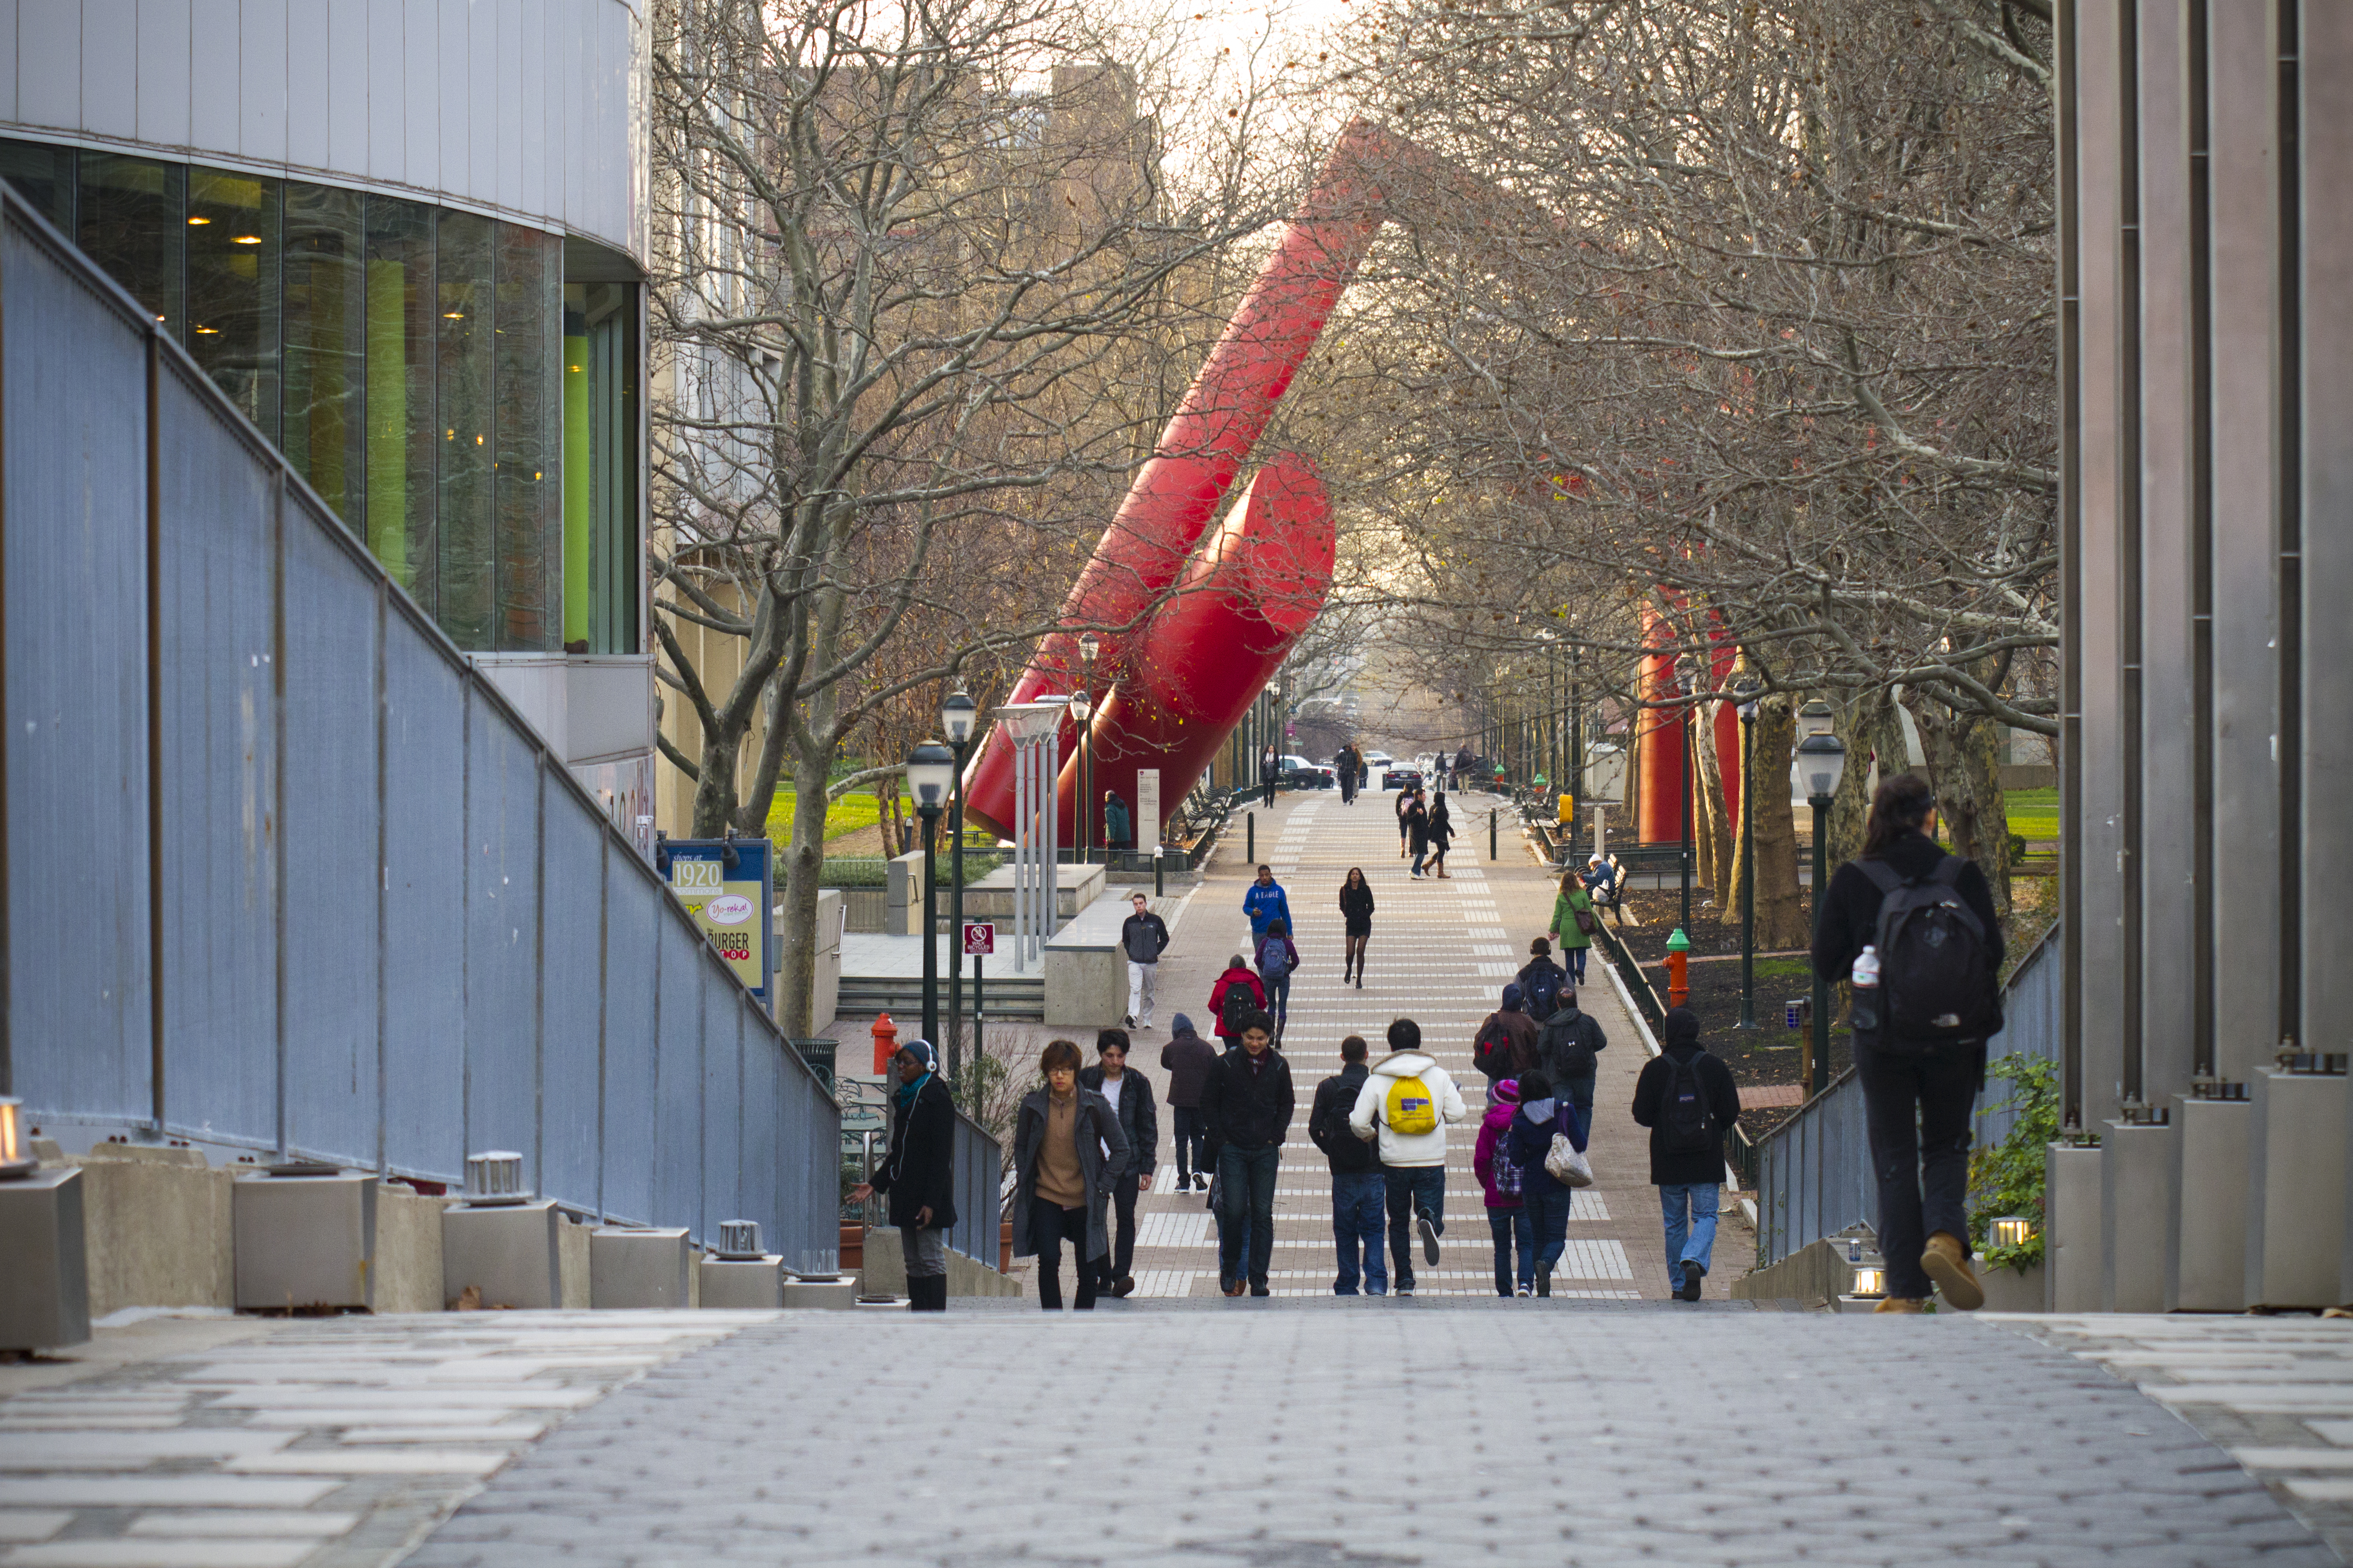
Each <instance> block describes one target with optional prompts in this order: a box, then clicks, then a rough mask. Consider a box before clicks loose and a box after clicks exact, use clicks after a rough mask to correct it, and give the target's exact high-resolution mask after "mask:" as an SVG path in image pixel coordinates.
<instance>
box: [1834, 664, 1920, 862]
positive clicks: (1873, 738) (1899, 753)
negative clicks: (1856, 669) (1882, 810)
mask: <svg viewBox="0 0 2353 1568" xmlns="http://www.w3.org/2000/svg"><path fill="white" fill-rule="evenodd" d="M1838 737H1839V739H1840V740H1841V741H1843V742H1846V773H1845V775H1844V776H1843V777H1841V779H1840V780H1839V787H1838V794H1837V795H1835V796H1834V797H1832V800H1831V812H1830V863H1831V866H1832V867H1838V866H1843V865H1845V864H1846V863H1847V862H1848V861H1849V860H1852V859H1853V858H1855V857H1856V856H1857V855H1860V854H1861V853H1862V835H1863V829H1864V828H1865V826H1868V824H1869V822H1870V819H1871V796H1872V791H1873V786H1874V784H1876V783H1877V780H1874V779H1873V776H1872V764H1873V763H1874V762H1876V763H1878V766H1879V774H1878V777H1879V779H1888V778H1893V777H1894V775H1895V774H1897V773H1902V772H1903V771H1904V769H1905V748H1904V723H1903V721H1901V720H1900V719H1898V718H1896V716H1895V704H1894V701H1893V700H1891V699H1890V698H1889V697H1888V695H1887V693H1886V691H1885V690H1883V689H1875V690H1871V691H1865V692H1862V693H1860V694H1858V695H1856V696H1855V697H1853V698H1852V699H1850V700H1848V701H1847V702H1845V703H1844V704H1843V705H1842V706H1841V708H1840V710H1839V720H1838Z"/></svg>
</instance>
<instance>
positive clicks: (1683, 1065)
mask: <svg viewBox="0 0 2353 1568" xmlns="http://www.w3.org/2000/svg"><path fill="white" fill-rule="evenodd" d="M1706 1055H1707V1053H1706V1052H1705V1051H1694V1052H1693V1053H1692V1055H1691V1059H1690V1060H1689V1061H1680V1062H1679V1061H1677V1060H1675V1058H1672V1057H1669V1058H1667V1099H1666V1106H1665V1114H1664V1115H1663V1116H1662V1117H1661V1118H1660V1119H1659V1125H1660V1127H1661V1129H1662V1130H1663V1131H1665V1133H1666V1135H1667V1136H1666V1148H1665V1152H1667V1153H1670V1154H1705V1153H1708V1152H1712V1151H1713V1150H1714V1149H1715V1145H1716V1134H1717V1132H1718V1131H1719V1130H1718V1128H1717V1127H1716V1125H1715V1107H1714V1106H1713V1105H1711V1104H1709V1103H1708V1098H1707V1086H1706V1085H1705V1084H1704V1083H1702V1082H1700V1080H1699V1064H1700V1062H1701V1060H1702V1059H1703V1058H1705V1057H1706Z"/></svg>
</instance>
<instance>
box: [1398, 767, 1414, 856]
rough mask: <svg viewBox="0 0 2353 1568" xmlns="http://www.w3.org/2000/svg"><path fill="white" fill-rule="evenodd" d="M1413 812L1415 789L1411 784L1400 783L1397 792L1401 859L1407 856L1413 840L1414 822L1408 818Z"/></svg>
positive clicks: (1399, 852)
mask: <svg viewBox="0 0 2353 1568" xmlns="http://www.w3.org/2000/svg"><path fill="white" fill-rule="evenodd" d="M1412 812H1413V790H1412V788H1411V787H1410V786H1409V785H1405V784H1399V785H1398V793H1397V819H1398V859H1400V860H1402V859H1404V858H1406V854H1407V849H1408V847H1409V845H1410V844H1411V843H1412V841H1413V824H1412V823H1411V822H1409V821H1408V820H1407V818H1408V817H1409V816H1410V815H1411V814H1412Z"/></svg>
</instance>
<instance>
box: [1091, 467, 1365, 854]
mask: <svg viewBox="0 0 2353 1568" xmlns="http://www.w3.org/2000/svg"><path fill="white" fill-rule="evenodd" d="M1333 545H1334V537H1333V531H1332V503H1331V500H1330V499H1329V498H1328V497H1327V496H1326V495H1325V494H1324V481H1323V479H1322V478H1321V477H1320V476H1319V475H1318V474H1317V473H1316V471H1315V465H1314V464H1313V463H1311V462H1309V461H1308V460H1307V459H1306V458H1303V457H1301V456H1300V455H1299V454H1297V453H1296V452H1285V453H1282V455H1280V456H1279V457H1277V458H1275V459H1274V461H1272V462H1271V463H1269V464H1268V465H1267V466H1266V467H1265V468H1261V469H1260V470H1259V471H1258V472H1257V473H1256V474H1254V475H1252V476H1251V478H1250V486H1249V488H1248V489H1246V490H1244V491H1243V493H1242V498H1241V499H1240V500H1238V501H1236V502H1235V503H1234V506H1233V509H1232V510H1230V511H1229V512H1228V513H1227V514H1226V521H1225V522H1224V524H1223V525H1222V526H1220V527H1219V529H1218V531H1216V532H1214V533H1212V534H1211V535H1210V536H1209V539H1208V542H1207V543H1206V544H1204V545H1203V546H1202V548H1201V551H1200V553H1199V554H1198V555H1196V556H1195V557H1194V558H1193V562H1192V564H1191V565H1190V566H1189V567H1187V569H1186V572H1185V575H1184V579H1183V581H1181V582H1180V583H1178V584H1177V585H1176V594H1175V595H1172V596H1171V597H1170V598H1169V600H1168V601H1167V603H1166V604H1164V605H1161V607H1160V608H1159V609H1158V610H1157V611H1155V613H1154V615H1153V616H1152V619H1151V621H1150V622H1149V623H1148V624H1147V625H1146V626H1145V629H1144V634H1143V636H1141V637H1138V638H1136V639H1135V647H1136V651H1137V657H1136V658H1135V659H1134V662H1133V664H1132V666H1131V668H1130V670H1129V672H1128V673H1127V675H1126V677H1125V678H1124V679H1122V680H1121V682H1120V684H1119V687H1118V689H1116V690H1114V691H1113V693H1112V694H1111V696H1110V697H1109V698H1108V699H1107V700H1105V701H1104V702H1103V705H1102V707H1101V708H1100V709H1098V710H1096V712H1095V715H1094V719H1093V722H1092V723H1091V724H1090V725H1089V726H1088V743H1087V772H1088V774H1089V785H1088V788H1089V794H1090V795H1092V798H1093V800H1094V801H1095V802H1097V803H1098V804H1099V803H1100V802H1101V801H1102V799H1103V792H1104V791H1105V790H1116V791H1118V792H1119V796H1120V798H1121V799H1122V800H1124V801H1125V802H1127V803H1128V805H1129V808H1130V809H1131V810H1133V809H1134V807H1135V805H1136V791H1135V773H1136V770H1137V769H1138V768H1158V769H1159V770H1160V779H1161V789H1162V799H1163V801H1164V802H1166V806H1164V815H1165V812H1166V809H1167V808H1170V807H1174V806H1175V805H1176V803H1177V801H1178V800H1179V799H1181V798H1182V796H1183V795H1184V793H1185V791H1186V790H1187V788H1188V787H1190V785H1191V784H1192V782H1193V780H1194V779H1195V778H1197V777H1198V776H1199V774H1200V772H1201V769H1202V768H1203V767H1205V766H1207V765H1208V761H1209V758H1210V757H1211V756H1212V755H1213V754H1214V753H1215V752H1216V751H1217V749H1218V748H1219V746H1220V745H1222V744H1223V743H1224V742H1225V739H1226V736H1227V735H1228V734H1229V733H1230V732H1231V731H1232V730H1233V727H1234V726H1235V725H1236V724H1237V723H1239V722H1240V721H1241V717H1242V714H1243V713H1244V712H1245V711H1247V710H1248V709H1249V708H1250V703H1251V701H1252V700H1254V699H1255V698H1256V697H1257V696H1258V694H1259V691H1260V689H1261V688H1263V687H1264V686H1265V685H1266V683H1267V681H1268V679H1270V678H1271V677H1272V675H1273V674H1274V672H1275V670H1276V669H1278V668H1281V667H1282V660H1283V657H1284V656H1285V655H1286V654H1288V653H1289V652H1290V651H1291V645H1292V644H1293V643H1294V642H1296V641H1297V640H1298V638H1299V634H1300V633H1302V632H1303V631H1305V630H1306V629H1307V628H1308V626H1310V625H1311V624H1313V623H1314V619H1315V617H1316V616H1317V615H1318V614H1319V613H1321V612H1322V610H1323V608H1324V594H1325V593H1326V592H1327V591H1328V590H1329V589H1330V587H1331V585H1332V560H1333V554H1332V552H1333ZM1079 762H1080V754H1079V752H1076V751H1075V750H1074V751H1073V752H1071V756H1070V758H1069V760H1068V761H1066V762H1065V763H1063V764H1062V774H1061V780H1060V799H1061V803H1062V810H1063V814H1064V816H1065V818H1066V819H1067V818H1068V816H1069V814H1070V812H1071V808H1072V807H1073V805H1075V804H1076V802H1077V798H1078V774H1079ZM1093 820H1094V821H1096V822H1098V823H1100V822H1101V821H1102V820H1103V813H1102V812H1101V810H1100V809H1097V810H1096V811H1095V812H1094V814H1093ZM1138 826H1139V827H1141V826H1143V824H1142V823H1141V821H1139V822H1138ZM1155 826H1156V825H1155Z"/></svg>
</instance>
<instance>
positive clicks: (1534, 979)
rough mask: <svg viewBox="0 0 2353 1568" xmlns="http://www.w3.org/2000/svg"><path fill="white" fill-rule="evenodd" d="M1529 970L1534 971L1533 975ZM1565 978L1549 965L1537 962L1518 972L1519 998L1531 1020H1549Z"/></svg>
mask: <svg viewBox="0 0 2353 1568" xmlns="http://www.w3.org/2000/svg"><path fill="white" fill-rule="evenodd" d="M1529 970H1533V971H1535V973H1533V974H1531V973H1529ZM1566 978H1567V976H1566V975H1564V974H1563V973H1561V972H1560V971H1559V970H1557V969H1556V968H1554V967H1553V966H1552V964H1551V963H1546V962H1544V961H1541V960H1539V961H1537V962H1535V963H1530V964H1529V965H1528V967H1527V969H1524V970H1522V971H1521V972H1520V982H1521V985H1520V989H1521V990H1522V992H1523V993H1524V994H1523V995H1522V996H1521V998H1520V1003H1521V1005H1522V1007H1524V1008H1525V1010H1526V1012H1527V1015H1528V1016H1529V1017H1531V1018H1549V1017H1551V1016H1553V1013H1554V1011H1555V1009H1556V1007H1557V1006H1558V1005H1559V1002H1560V983H1561V982H1562V981H1563V980H1564V979H1566Z"/></svg>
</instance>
